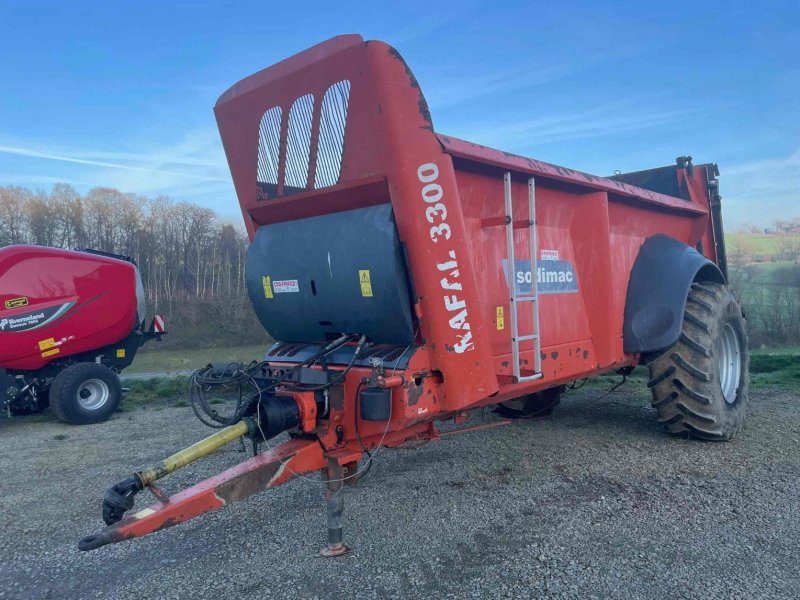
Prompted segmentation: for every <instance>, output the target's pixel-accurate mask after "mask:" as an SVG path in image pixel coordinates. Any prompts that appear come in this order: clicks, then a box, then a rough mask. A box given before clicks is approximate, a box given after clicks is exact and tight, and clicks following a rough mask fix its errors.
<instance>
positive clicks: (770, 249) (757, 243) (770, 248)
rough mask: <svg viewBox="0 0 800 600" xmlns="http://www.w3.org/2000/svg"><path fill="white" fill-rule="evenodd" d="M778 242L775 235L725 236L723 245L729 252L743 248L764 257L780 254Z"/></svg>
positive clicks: (730, 234)
mask: <svg viewBox="0 0 800 600" xmlns="http://www.w3.org/2000/svg"><path fill="white" fill-rule="evenodd" d="M797 237H800V236H797ZM779 240H780V237H779V236H777V235H767V234H764V233H727V234H725V244H726V245H727V246H728V249H729V251H735V250H736V248H742V247H744V248H746V249H748V250H753V251H755V252H757V253H758V254H760V255H763V256H765V257H769V256H776V255H778V254H780V245H779Z"/></svg>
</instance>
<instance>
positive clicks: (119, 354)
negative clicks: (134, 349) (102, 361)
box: [117, 348, 125, 358]
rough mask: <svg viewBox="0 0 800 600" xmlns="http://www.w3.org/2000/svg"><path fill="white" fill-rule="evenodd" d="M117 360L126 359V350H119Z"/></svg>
mask: <svg viewBox="0 0 800 600" xmlns="http://www.w3.org/2000/svg"><path fill="white" fill-rule="evenodd" d="M117 358H125V348H117Z"/></svg>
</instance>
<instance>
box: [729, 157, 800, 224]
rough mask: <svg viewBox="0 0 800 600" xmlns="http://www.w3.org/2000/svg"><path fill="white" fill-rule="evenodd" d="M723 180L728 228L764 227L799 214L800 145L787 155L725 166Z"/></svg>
mask: <svg viewBox="0 0 800 600" xmlns="http://www.w3.org/2000/svg"><path fill="white" fill-rule="evenodd" d="M720 179H721V191H722V196H723V200H722V205H723V208H724V210H725V217H726V219H727V222H726V225H728V226H729V227H733V228H736V227H741V226H743V225H757V226H760V227H763V226H765V225H768V224H769V223H771V222H772V221H774V220H775V219H785V218H790V217H797V216H800V148H797V149H796V150H795V151H794V152H793V153H791V154H790V155H789V156H786V157H779V158H769V159H761V160H754V161H749V162H746V163H741V164H739V165H733V166H731V167H726V168H724V169H722V173H721V178H720Z"/></svg>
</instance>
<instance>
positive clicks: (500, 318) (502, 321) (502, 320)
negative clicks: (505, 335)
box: [495, 306, 506, 331]
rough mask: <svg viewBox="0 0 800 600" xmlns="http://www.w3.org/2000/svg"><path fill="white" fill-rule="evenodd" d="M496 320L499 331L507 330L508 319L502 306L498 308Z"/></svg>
mask: <svg viewBox="0 0 800 600" xmlns="http://www.w3.org/2000/svg"><path fill="white" fill-rule="evenodd" d="M495 320H496V321H497V331H501V330H503V329H505V328H506V317H505V313H504V311H503V307H502V306H498V307H497V314H496V315H495Z"/></svg>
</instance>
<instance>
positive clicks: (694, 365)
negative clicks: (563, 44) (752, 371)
mask: <svg viewBox="0 0 800 600" xmlns="http://www.w3.org/2000/svg"><path fill="white" fill-rule="evenodd" d="M748 364H749V355H748V351H747V331H746V329H745V320H744V317H743V316H742V310H741V308H739V304H738V303H737V302H736V299H735V298H734V297H733V294H731V292H730V290H729V289H728V288H727V287H726V286H724V285H721V284H718V283H709V282H703V283H694V284H692V288H691V289H690V290H689V296H688V299H687V302H686V309H685V311H684V315H683V328H682V331H681V336H680V338H679V339H678V341H677V342H676V343H675V345H674V346H672V348H670V349H669V350H667V351H666V352H664V353H663V354H661V355H660V356H659V357H658V358H656V359H655V360H653V361H652V362H651V363H650V365H649V367H650V381H649V383H648V384H647V386H648V387H649V388H650V389H651V391H652V394H653V407H654V408H655V409H656V411H657V412H658V421H659V422H660V423H664V424H665V425H666V427H667V429H668V430H669V431H670V432H671V433H688V434H689V435H691V436H692V437H696V438H700V439H705V440H731V439H733V437H734V436H735V435H736V433H737V432H738V431H739V429H740V428H741V426H742V421H743V420H744V413H745V405H746V404H747V395H748V389H749V386H750V377H749V374H748Z"/></svg>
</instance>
